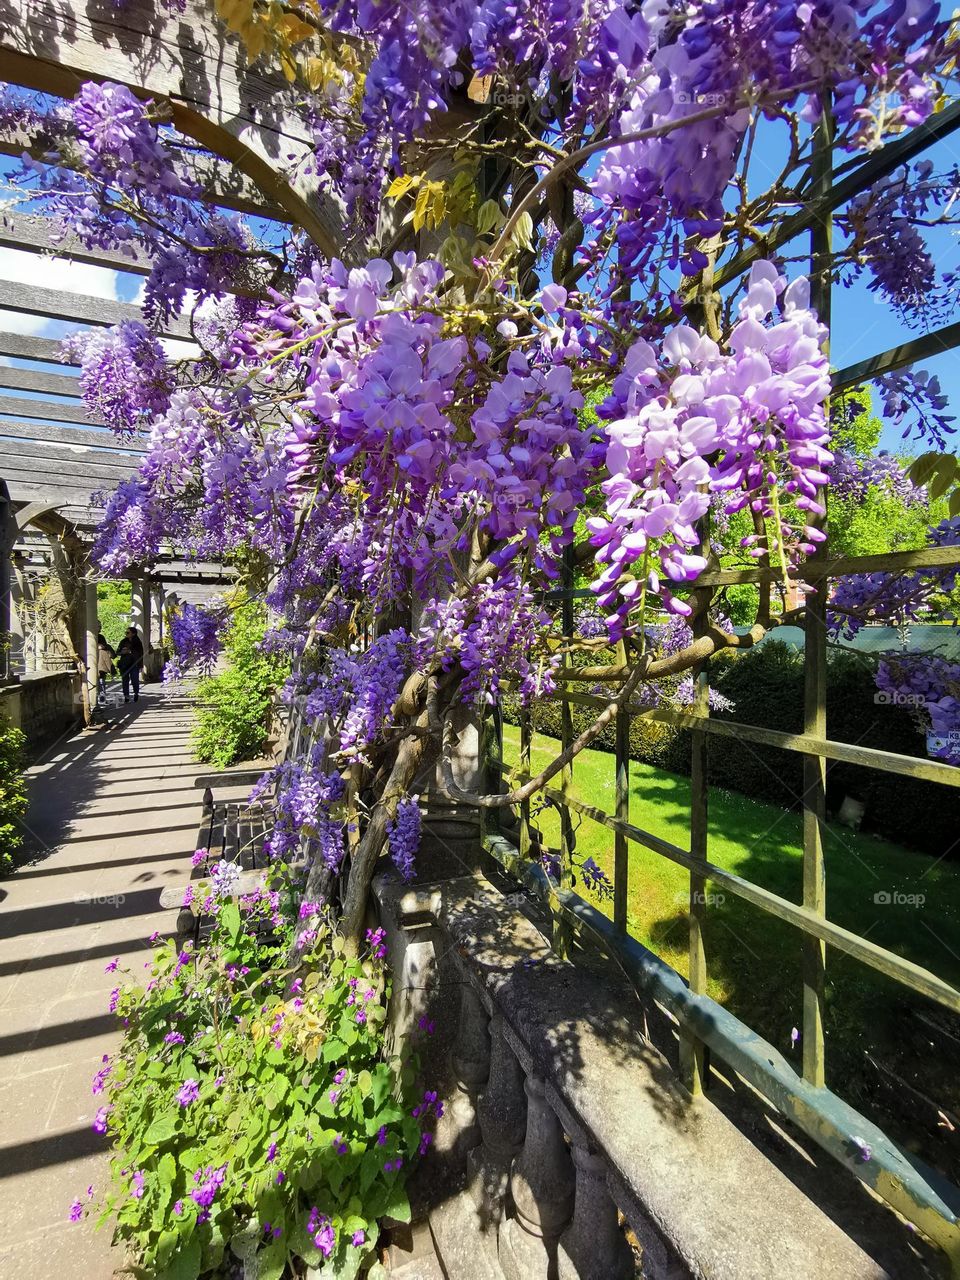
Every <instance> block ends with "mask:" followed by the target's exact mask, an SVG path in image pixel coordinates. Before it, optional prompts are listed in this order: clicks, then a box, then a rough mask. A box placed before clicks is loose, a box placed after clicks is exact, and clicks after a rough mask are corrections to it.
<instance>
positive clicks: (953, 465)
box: [927, 454, 957, 502]
mask: <svg viewBox="0 0 960 1280" xmlns="http://www.w3.org/2000/svg"><path fill="white" fill-rule="evenodd" d="M956 474H957V460H956V458H954V457H953V455H952V454H943V455H942V456H941V458H940V464H939V466H938V467H937V470H936V474H935V475H934V476H933V477H932V479H931V480H930V482H929V484H928V485H927V489H928V491H929V494H930V497H931V498H932V499H933V500H934V502H936V500H937V498H942V497H943V495H944V494H945V493H946V492H947V490H948V489H949V488H950V486H951V485H952V484H953V482H954V479H955V478H956Z"/></svg>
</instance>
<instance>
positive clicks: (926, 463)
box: [907, 451, 943, 485]
mask: <svg viewBox="0 0 960 1280" xmlns="http://www.w3.org/2000/svg"><path fill="white" fill-rule="evenodd" d="M942 458H943V454H942V453H938V452H936V451H935V452H933V453H924V454H921V455H920V457H919V458H917V460H916V462H914V463H913V464H912V465H911V467H910V469H909V471H908V472H907V475H908V476H909V477H910V480H911V481H912V482H913V484H916V485H925V484H927V483H928V482H929V480H930V478H931V477H932V475H933V474H934V472H935V471H936V470H937V468H938V467H939V465H940V461H941V459H942Z"/></svg>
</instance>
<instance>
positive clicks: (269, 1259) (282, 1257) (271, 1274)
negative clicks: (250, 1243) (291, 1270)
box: [254, 1240, 287, 1280]
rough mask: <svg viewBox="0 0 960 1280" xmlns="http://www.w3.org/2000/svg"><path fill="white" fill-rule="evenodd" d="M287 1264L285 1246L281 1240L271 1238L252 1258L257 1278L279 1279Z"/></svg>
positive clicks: (264, 1279) (259, 1279)
mask: <svg viewBox="0 0 960 1280" xmlns="http://www.w3.org/2000/svg"><path fill="white" fill-rule="evenodd" d="M286 1265H287V1246H286V1244H284V1242H283V1241H282V1240H271V1242H270V1243H269V1244H268V1245H267V1247H266V1248H265V1249H261V1250H260V1252H259V1253H258V1254H257V1256H256V1258H255V1260H254V1266H255V1268H256V1269H255V1271H254V1275H255V1276H256V1277H257V1280H280V1277H281V1276H282V1275H283V1272H284V1270H285V1268H286Z"/></svg>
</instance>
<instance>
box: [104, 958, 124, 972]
mask: <svg viewBox="0 0 960 1280" xmlns="http://www.w3.org/2000/svg"><path fill="white" fill-rule="evenodd" d="M119 963H120V957H119V956H117V958H116V959H115V960H111V961H110V963H109V964H108V965H105V966H104V970H103V972H104V973H116V971H117V965H118V964H119Z"/></svg>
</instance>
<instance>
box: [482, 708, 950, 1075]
mask: <svg viewBox="0 0 960 1280" xmlns="http://www.w3.org/2000/svg"><path fill="white" fill-rule="evenodd" d="M712 749H715V750H722V749H723V745H722V742H721V743H719V744H717V745H716V746H715V747H713V748H712ZM557 750H558V743H557V742H556V740H555V739H552V738H547V737H545V736H544V735H535V736H534V739H533V750H532V764H533V766H534V769H536V768H537V767H542V766H543V764H545V763H546V762H547V761H548V760H550V759H552V758H553V756H554V755H555V754H556V752H557ZM518 757H519V730H518V729H516V728H515V727H514V726H512V725H505V726H504V759H505V765H506V766H507V768H510V767H515V766H516V764H517V762H518ZM630 782H631V797H630V820H631V822H633V823H634V824H635V825H636V826H639V827H642V828H644V829H645V830H646V831H649V832H652V833H653V834H655V835H658V836H661V837H662V838H664V839H667V840H670V841H671V842H672V843H673V844H676V845H679V846H681V847H682V848H689V825H688V824H689V805H690V783H689V779H687V778H684V777H680V776H678V775H676V774H671V773H665V772H663V771H660V770H657V769H654V768H652V767H651V766H649V765H643V764H638V763H636V762H635V761H631V764H630ZM890 785H891V786H896V785H897V783H896V779H895V778H892V777H891V781H890ZM572 794H573V795H575V796H576V797H578V798H579V799H582V800H584V801H587V802H588V803H590V804H592V805H595V806H597V807H598V808H600V809H603V810H605V811H606V812H607V813H612V812H613V809H614V758H613V756H612V754H610V753H608V752H604V751H585V752H583V753H581V755H579V756H578V757H577V759H576V762H575V766H574V779H573V790H572ZM573 817H574V822H575V823H576V822H577V821H578V815H576V814H574V815H573ZM917 820H918V822H919V821H922V815H920V814H918V815H917ZM536 821H537V824H538V825H539V826H540V829H541V831H542V832H543V834H544V837H545V839H546V842H547V843H548V844H549V845H550V846H554V847H555V846H557V845H558V844H559V821H558V815H557V813H556V811H555V810H554V809H553V808H552V807H548V808H547V809H546V810H545V811H544V812H543V813H541V814H540V815H539V816H538V817H537V819H536ZM576 840H577V857H578V859H582V858H584V857H586V856H588V855H589V856H592V857H593V858H594V859H595V860H596V862H597V863H598V864H599V865H600V866H601V867H602V868H603V870H604V871H605V872H606V873H607V874H608V875H609V876H610V877H611V879H612V875H613V833H612V832H611V831H610V830H609V829H608V828H606V827H603V826H602V825H600V824H599V823H596V822H593V821H592V820H591V819H589V818H584V819H583V820H582V821H581V822H580V825H579V827H578V828H577V832H576ZM801 844H802V819H801V816H800V814H799V813H793V812H790V811H786V810H781V809H777V808H775V807H773V806H772V805H769V804H764V803H760V802H757V801H753V800H750V799H748V798H747V797H746V796H742V795H738V794H737V793H735V792H729V791H723V790H721V789H719V788H712V789H711V792H710V801H709V838H708V858H709V859H710V861H711V862H713V863H715V864H716V865H717V866H720V867H723V868H724V869H726V870H730V871H734V872H736V873H737V874H738V875H740V876H743V877H744V878H745V879H748V880H751V881H754V882H755V883H757V884H759V885H762V886H763V887H765V888H767V889H771V890H773V891H774V892H776V893H778V894H780V895H781V896H782V897H784V898H788V899H790V900H791V901H794V902H799V901H800V900H801V894H802V887H801V886H802V880H801V857H802V854H801ZM629 850H630V865H629V905H628V919H629V930H630V932H631V934H633V936H634V937H635V938H637V939H638V940H639V941H640V942H642V943H643V944H644V945H645V946H647V947H649V948H650V949H651V950H653V951H655V952H657V954H658V955H660V956H662V957H663V958H664V959H665V960H667V961H668V962H669V963H670V964H671V965H673V966H674V967H675V968H677V969H678V970H679V971H680V972H681V973H683V974H686V973H687V891H688V885H689V876H688V873H687V872H686V871H684V869H683V868H682V867H679V866H677V865H676V864H675V863H672V862H670V861H668V860H667V859H665V858H663V857H661V856H659V855H657V854H655V853H652V852H650V851H649V850H647V849H644V848H643V847H642V846H640V845H636V844H631V845H630V846H629ZM825 860H826V881H827V914H828V916H829V918H830V919H831V920H833V921H835V922H836V923H837V924H840V925H843V926H844V927H845V928H847V929H850V930H851V931H853V932H856V933H859V934H860V935H862V936H866V937H868V938H869V939H870V940H871V941H872V942H875V943H877V944H878V945H880V946H883V947H886V948H888V949H889V950H891V951H896V952H898V953H899V954H901V955H903V956H905V957H907V958H908V959H910V960H912V961H914V962H915V963H917V964H921V965H923V966H924V967H926V968H928V969H930V970H932V971H933V972H934V973H936V974H937V975H938V976H940V977H942V978H945V979H946V980H947V981H949V982H951V983H952V984H953V985H955V986H958V985H960V928H958V925H960V867H958V866H957V864H956V862H951V861H949V860H946V859H944V860H943V861H941V862H939V863H938V862H937V861H936V860H935V859H933V858H930V857H928V856H926V855H924V854H920V853H913V852H911V851H910V850H908V849H904V848H901V847H899V846H897V845H894V844H890V843H889V842H887V841H885V840H878V839H874V838H873V837H872V836H869V835H860V834H857V833H855V832H852V831H850V830H849V829H847V828H845V827H835V826H833V827H831V828H830V829H829V832H828V836H827V841H826V848H825ZM577 889H578V891H579V892H581V893H585V891H584V889H583V886H582V885H579V884H578V885H577ZM708 891H709V892H710V893H712V894H715V895H716V898H715V900H712V901H710V903H709V907H708V924H707V934H706V945H707V959H708V970H709V973H710V989H709V990H710V995H711V996H713V998H714V999H716V1000H718V1001H720V1002H721V1003H723V1004H724V1005H726V1006H727V1007H728V1008H730V1009H732V1010H733V1011H734V1012H735V1013H737V1014H738V1015H739V1016H740V1017H741V1018H743V1019H744V1021H746V1022H748V1023H749V1024H750V1025H751V1026H753V1027H754V1029H755V1030H757V1031H759V1032H760V1033H761V1034H762V1035H764V1036H765V1038H767V1039H768V1040H770V1041H771V1042H772V1043H774V1044H776V1045H777V1046H778V1047H779V1048H781V1049H782V1050H783V1051H784V1052H785V1053H790V1052H791V1038H790V1033H791V1029H792V1028H793V1027H802V983H801V976H800V952H801V945H800V944H801V935H800V933H799V931H798V930H796V929H794V928H793V927H791V926H790V925H787V924H784V923H783V922H781V921H779V920H777V919H776V918H774V917H772V916H769V915H766V914H765V913H763V912H761V911H759V910H758V909H757V908H756V907H753V906H751V905H750V904H748V903H745V902H743V901H742V900H740V899H738V898H736V897H734V896H732V895H731V894H730V893H729V892H727V893H724V889H723V886H722V885H708ZM878 893H887V894H890V895H891V897H894V896H895V895H896V894H898V893H899V894H902V895H923V899H924V901H923V903H922V905H921V904H916V905H911V904H908V903H902V902H901V903H899V904H898V903H896V902H895V901H894V902H892V903H891V904H889V905H887V904H885V903H877V902H876V901H875V897H874V896H875V895H876V894H878ZM585 896H586V897H588V898H590V900H591V901H593V902H594V903H595V905H597V906H600V907H601V909H603V910H604V911H606V912H607V913H608V914H609V913H610V911H611V906H610V904H609V903H601V902H599V901H598V900H597V899H596V898H594V897H592V895H590V894H589V893H585ZM827 965H828V977H829V988H828V1002H829V1003H828V1010H827V1023H826V1025H827V1041H828V1044H827V1061H828V1071H829V1074H830V1077H831V1078H832V1083H833V1085H834V1087H837V1088H840V1087H841V1085H843V1086H845V1087H843V1088H842V1091H843V1092H845V1093H847V1094H848V1095H852V1096H854V1097H855V1096H856V1094H857V1087H856V1081H851V1080H850V1079H849V1073H850V1072H851V1071H854V1072H859V1071H861V1070H862V1067H863V1051H864V1050H869V1051H871V1052H872V1051H874V1050H880V1051H882V1052H883V1053H884V1054H885V1055H889V1052H890V1048H891V1045H895V1044H897V1038H898V1024H899V1023H900V1022H901V1021H902V1018H903V1016H904V1012H905V1008H906V1006H907V1005H909V1004H912V1003H915V1004H917V1005H918V1006H922V1005H924V1004H925V1002H924V1001H922V1000H920V999H919V998H915V997H912V996H911V995H910V994H909V993H906V992H903V991H901V989H899V988H898V987H897V985H896V984H894V983H893V982H891V981H890V980H889V979H886V978H884V977H883V976H882V975H880V974H877V973H875V972H874V971H873V970H871V969H868V968H866V967H865V966H863V965H861V964H859V963H857V962H855V961H853V960H850V959H849V958H848V957H846V956H843V955H840V954H837V953H835V952H828V956H827ZM928 1007H929V1006H928ZM792 1052H793V1053H794V1054H795V1056H797V1057H799V1050H796V1049H794V1050H792Z"/></svg>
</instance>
